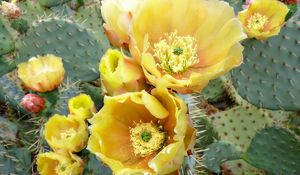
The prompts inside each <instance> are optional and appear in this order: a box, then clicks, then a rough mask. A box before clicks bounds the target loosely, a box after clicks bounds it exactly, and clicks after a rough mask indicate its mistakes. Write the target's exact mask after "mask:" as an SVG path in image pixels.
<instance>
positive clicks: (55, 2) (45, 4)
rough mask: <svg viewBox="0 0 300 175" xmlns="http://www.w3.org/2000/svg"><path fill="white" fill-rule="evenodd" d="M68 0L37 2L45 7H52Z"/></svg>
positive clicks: (39, 0)
mask: <svg viewBox="0 0 300 175" xmlns="http://www.w3.org/2000/svg"><path fill="white" fill-rule="evenodd" d="M68 1H70V0H38V2H39V3H40V4H41V5H42V6H45V7H53V6H57V5H60V4H63V3H65V2H68Z"/></svg>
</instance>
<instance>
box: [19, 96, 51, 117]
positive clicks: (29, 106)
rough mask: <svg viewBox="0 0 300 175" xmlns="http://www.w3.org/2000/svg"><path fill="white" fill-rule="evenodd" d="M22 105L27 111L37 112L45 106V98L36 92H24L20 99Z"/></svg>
mask: <svg viewBox="0 0 300 175" xmlns="http://www.w3.org/2000/svg"><path fill="white" fill-rule="evenodd" d="M21 104H22V106H23V107H24V108H25V109H26V110H27V111H29V112H32V113H39V112H41V111H42V110H43V109H44V108H45V100H44V99H43V98H42V97H41V96H39V95H36V94H26V95H25V96H24V97H23V98H22V100H21Z"/></svg>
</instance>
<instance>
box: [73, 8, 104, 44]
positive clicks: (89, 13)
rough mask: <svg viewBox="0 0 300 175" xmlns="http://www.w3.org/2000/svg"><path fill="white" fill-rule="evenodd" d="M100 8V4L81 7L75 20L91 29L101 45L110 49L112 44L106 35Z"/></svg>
mask: <svg viewBox="0 0 300 175" xmlns="http://www.w3.org/2000/svg"><path fill="white" fill-rule="evenodd" d="M100 6H101V5H100V2H98V3H93V4H90V5H85V6H82V7H80V8H79V9H78V11H76V13H75V20H76V21H77V22H78V23H81V24H82V25H83V26H84V27H87V28H89V29H91V30H92V31H93V33H94V35H95V37H96V38H97V40H98V41H99V42H100V43H101V45H103V46H106V47H107V48H108V47H109V46H110V43H109V41H108V39H107V37H106V35H105V33H104V29H103V19H102V16H101V9H100Z"/></svg>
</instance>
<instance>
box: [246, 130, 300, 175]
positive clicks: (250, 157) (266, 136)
mask: <svg viewBox="0 0 300 175" xmlns="http://www.w3.org/2000/svg"><path fill="white" fill-rule="evenodd" d="M299 155H300V141H299V137H297V136H296V135H295V134H294V133H293V132H291V131H289V130H288V129H284V128H280V127H269V128H264V129H262V130H261V131H260V132H258V133H257V134H256V136H255V137H254V139H253V140H252V142H251V144H250V146H249V148H248V149H247V151H246V152H245V153H244V154H243V155H242V158H243V159H244V160H245V161H247V162H248V163H250V164H251V165H254V166H255V167H258V168H261V169H264V170H265V171H267V172H268V173H269V174H274V175H275V174H290V175H297V174H300V167H299V165H300V159H299Z"/></svg>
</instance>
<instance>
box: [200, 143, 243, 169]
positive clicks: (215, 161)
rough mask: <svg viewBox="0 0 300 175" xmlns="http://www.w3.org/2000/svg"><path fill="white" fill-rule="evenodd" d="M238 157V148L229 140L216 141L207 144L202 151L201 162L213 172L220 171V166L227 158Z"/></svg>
mask: <svg viewBox="0 0 300 175" xmlns="http://www.w3.org/2000/svg"><path fill="white" fill-rule="evenodd" d="M239 158H240V150H239V149H238V148H237V147H236V146H234V145H233V144H232V143H230V142H225V141H218V142H215V143H213V144H211V145H209V146H208V150H207V151H205V152H204V155H203V164H204V165H205V166H206V168H207V169H208V170H210V171H212V172H214V173H220V172H221V170H220V166H221V164H222V163H223V162H225V161H228V160H237V159H239Z"/></svg>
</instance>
